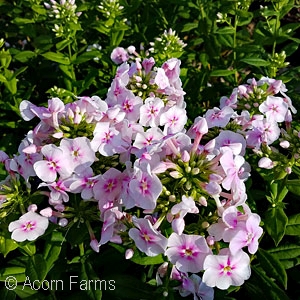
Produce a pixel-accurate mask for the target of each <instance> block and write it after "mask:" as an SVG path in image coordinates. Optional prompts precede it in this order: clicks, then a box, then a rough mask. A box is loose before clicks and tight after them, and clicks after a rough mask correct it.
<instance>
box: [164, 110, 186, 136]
mask: <svg viewBox="0 0 300 300" xmlns="http://www.w3.org/2000/svg"><path fill="white" fill-rule="evenodd" d="M186 121H187V116H186V110H185V109H183V108H180V107H179V106H177V105H174V106H172V107H171V108H170V109H168V110H167V111H166V112H164V113H163V114H162V115H161V116H160V125H161V126H164V133H165V134H167V133H168V134H169V133H177V132H180V131H182V129H183V128H184V125H185V124H186Z"/></svg>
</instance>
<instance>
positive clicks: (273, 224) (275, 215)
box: [264, 205, 288, 246]
mask: <svg viewBox="0 0 300 300" xmlns="http://www.w3.org/2000/svg"><path fill="white" fill-rule="evenodd" d="M264 222H265V228H266V231H267V232H268V234H269V235H270V236H271V237H272V239H273V240H274V242H275V245H276V246H277V245H278V244H279V242H280V241H281V239H282V238H283V236H284V233H285V228H286V226H287V223H288V217H287V216H286V214H285V212H284V210H283V208H281V205H275V206H274V207H271V208H270V209H268V210H267V212H266V216H265V220H264Z"/></svg>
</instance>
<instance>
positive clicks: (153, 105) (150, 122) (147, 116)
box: [139, 97, 164, 127]
mask: <svg viewBox="0 0 300 300" xmlns="http://www.w3.org/2000/svg"><path fill="white" fill-rule="evenodd" d="M163 107H164V102H163V101H162V100H161V99H160V98H157V97H155V98H154V97H150V98H147V99H146V100H145V104H144V105H142V106H141V108H140V121H139V123H140V124H141V125H143V126H150V127H157V126H159V118H160V115H161V112H162V108H163Z"/></svg>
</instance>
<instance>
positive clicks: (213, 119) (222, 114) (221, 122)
mask: <svg viewBox="0 0 300 300" xmlns="http://www.w3.org/2000/svg"><path fill="white" fill-rule="evenodd" d="M233 115H234V111H233V109H232V108H231V107H229V106H224V107H223V108H222V109H220V108H217V107H214V108H213V109H208V110H207V112H206V114H205V118H206V121H207V126H208V128H212V127H222V128H223V127H225V126H226V125H227V124H228V122H229V120H230V118H231V117H232V116H233Z"/></svg>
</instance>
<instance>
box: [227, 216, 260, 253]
mask: <svg viewBox="0 0 300 300" xmlns="http://www.w3.org/2000/svg"><path fill="white" fill-rule="evenodd" d="M259 224H260V216H259V215H257V214H251V215H250V216H249V217H248V219H247V221H246V222H243V223H241V225H242V226H239V227H238V232H237V234H235V235H234V236H233V238H232V239H231V240H230V243H229V249H230V251H231V253H232V254H233V255H235V254H236V253H237V252H238V251H240V250H241V249H242V248H243V247H248V251H249V253H251V254H254V253H255V252H256V251H257V249H258V239H259V238H260V237H261V235H262V233H263V229H262V228H261V227H260V226H259Z"/></svg>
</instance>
